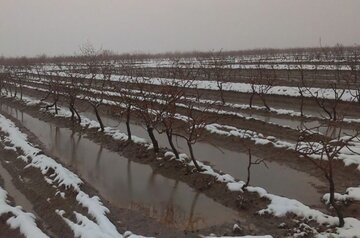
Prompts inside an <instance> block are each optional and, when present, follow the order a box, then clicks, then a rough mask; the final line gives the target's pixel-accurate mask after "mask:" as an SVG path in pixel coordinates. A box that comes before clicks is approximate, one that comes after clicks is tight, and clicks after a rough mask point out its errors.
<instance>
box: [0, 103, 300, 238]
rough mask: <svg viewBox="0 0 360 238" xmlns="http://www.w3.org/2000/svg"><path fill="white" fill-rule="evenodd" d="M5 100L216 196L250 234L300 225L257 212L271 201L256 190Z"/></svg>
mask: <svg viewBox="0 0 360 238" xmlns="http://www.w3.org/2000/svg"><path fill="white" fill-rule="evenodd" d="M5 101H6V102H7V103H11V106H12V107H16V108H19V109H22V110H24V111H26V112H27V113H29V114H31V115H33V116H35V117H38V118H41V120H44V121H52V122H54V123H56V124H58V125H60V126H62V127H67V128H71V129H73V130H75V131H82V132H83V133H86V135H87V136H88V137H89V138H91V139H93V140H94V141H97V142H99V143H103V144H105V145H106V147H107V148H108V149H111V150H113V151H121V153H122V154H124V155H126V157H128V158H130V159H131V160H134V161H138V162H141V163H145V164H149V165H150V166H152V167H153V168H156V169H157V172H158V173H160V174H162V175H163V176H167V177H170V178H176V179H179V180H181V181H183V182H185V183H187V184H189V185H191V186H192V187H194V188H195V189H197V190H198V191H201V192H203V193H205V194H206V195H208V196H209V197H212V198H213V199H214V200H216V201H218V202H220V203H222V204H224V205H226V206H228V207H231V208H232V209H235V210H237V211H239V212H241V214H242V215H243V217H242V219H245V220H246V223H245V224H244V233H246V234H268V233H270V234H273V235H275V237H282V236H284V235H285V234H286V233H287V232H288V230H284V229H280V228H278V224H280V223H282V222H287V223H288V224H289V226H290V227H294V226H296V225H297V224H296V222H294V221H293V220H291V219H288V218H273V217H271V219H269V217H266V216H265V217H264V216H258V215H254V214H255V212H256V211H258V210H260V209H262V208H264V207H266V203H267V201H265V200H263V199H260V198H258V197H257V196H256V195H254V194H251V193H244V194H240V193H233V192H229V191H228V190H227V189H226V187H225V186H224V185H223V184H221V183H218V182H215V181H214V180H213V178H212V177H209V176H206V175H203V174H197V173H194V172H193V171H192V169H191V168H187V167H184V165H183V164H177V163H174V161H171V162H168V161H163V162H159V161H158V160H156V157H155V155H154V154H152V153H151V152H149V151H147V150H146V151H145V150H144V149H143V148H141V147H139V146H138V145H131V146H130V145H129V144H127V143H122V142H119V141H114V140H113V139H112V138H110V137H108V136H104V135H103V134H102V133H100V132H98V131H97V130H90V129H88V130H86V131H83V128H81V127H79V126H77V125H74V124H73V123H72V122H71V121H70V120H68V119H59V118H54V117H53V116H52V115H50V114H48V113H43V112H39V108H36V107H24V106H23V105H21V104H20V103H18V102H14V101H11V100H4V102H5ZM239 196H240V197H239ZM239 198H240V200H239ZM249 224H250V225H249ZM251 224H252V225H251ZM133 231H134V232H136V230H135V229H133Z"/></svg>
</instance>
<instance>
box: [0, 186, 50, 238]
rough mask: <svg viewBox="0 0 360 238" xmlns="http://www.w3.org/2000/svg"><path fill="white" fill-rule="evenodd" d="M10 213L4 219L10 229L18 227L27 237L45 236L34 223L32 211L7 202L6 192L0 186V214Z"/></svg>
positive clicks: (41, 237)
mask: <svg viewBox="0 0 360 238" xmlns="http://www.w3.org/2000/svg"><path fill="white" fill-rule="evenodd" d="M6 213H11V217H10V218H9V219H8V220H7V221H6V223H7V224H8V225H9V226H10V228H11V229H17V228H19V230H20V232H21V233H22V234H23V235H24V236H25V237H28V238H46V237H48V236H47V235H46V234H45V233H44V232H42V231H41V230H40V229H39V227H38V226H37V225H36V223H35V216H34V215H33V214H32V213H27V212H24V211H23V210H22V209H21V207H19V206H17V207H13V206H10V205H9V204H8V203H7V192H6V191H5V190H4V189H3V188H2V187H0V215H2V214H6Z"/></svg>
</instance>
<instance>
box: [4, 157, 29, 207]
mask: <svg viewBox="0 0 360 238" xmlns="http://www.w3.org/2000/svg"><path fill="white" fill-rule="evenodd" d="M2 160H4V162H5V163H8V161H7V160H6V159H4V158H2ZM0 176H1V178H2V180H3V181H4V185H3V189H4V190H6V191H7V192H8V194H9V195H10V196H11V197H12V198H13V199H14V202H15V205H16V206H21V207H23V208H24V209H25V211H27V212H32V213H34V210H33V206H32V204H31V202H30V201H29V200H28V199H27V198H26V197H25V196H24V194H22V193H21V192H20V191H19V190H18V189H17V188H16V186H15V185H14V183H13V182H12V177H11V175H10V174H9V172H8V171H7V170H6V169H5V168H4V167H3V166H2V164H1V163H0ZM34 214H35V213H34Z"/></svg>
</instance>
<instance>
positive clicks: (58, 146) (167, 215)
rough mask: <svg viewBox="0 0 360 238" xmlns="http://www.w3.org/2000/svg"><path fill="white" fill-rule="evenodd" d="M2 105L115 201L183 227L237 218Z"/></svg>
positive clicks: (86, 142)
mask: <svg viewBox="0 0 360 238" xmlns="http://www.w3.org/2000/svg"><path fill="white" fill-rule="evenodd" d="M2 110H4V111H6V112H8V113H10V114H11V115H13V116H14V117H16V118H18V120H20V121H21V122H22V123H23V125H24V126H25V127H26V128H28V129H29V130H30V131H32V132H33V133H34V134H35V135H36V136H37V137H38V138H39V139H40V140H41V142H42V143H43V144H44V145H45V146H46V147H47V148H48V150H49V151H50V153H51V154H52V155H53V156H56V157H57V158H59V159H60V160H61V161H62V162H64V163H65V164H67V165H68V166H70V167H71V168H73V169H74V170H75V171H77V173H78V174H79V175H80V176H81V177H82V178H83V179H84V180H86V181H87V182H88V183H89V184H91V185H92V186H93V187H94V188H95V189H97V190H98V191H99V193H100V194H101V195H102V196H103V197H104V198H106V199H107V200H109V201H110V202H111V203H112V204H113V205H115V206H118V207H120V208H130V209H133V210H138V211H141V212H142V213H143V214H145V215H147V216H150V217H153V218H156V219H157V220H159V221H161V222H162V223H164V224H168V225H170V226H174V227H179V228H184V229H187V230H196V229H200V228H205V227H209V226H212V225H220V224H223V223H226V222H233V221H234V219H238V220H242V219H241V218H240V217H238V215H237V213H236V212H234V211H233V210H231V209H228V208H226V207H224V206H222V205H221V204H218V203H216V202H214V201H213V200H212V199H209V198H208V197H206V196H205V195H203V194H201V193H199V192H196V191H193V190H192V189H191V188H190V187H189V186H188V185H186V184H185V183H183V182H180V181H175V180H172V179H168V178H165V177H163V176H161V175H159V174H156V173H155V172H154V171H153V170H152V168H151V167H150V166H147V165H143V164H139V163H135V162H131V161H130V160H128V159H126V158H124V157H122V156H120V155H119V154H118V153H114V152H111V151H109V150H107V149H105V148H103V146H102V145H98V144H96V143H93V142H92V141H90V140H88V139H86V138H84V137H83V136H82V135H81V134H78V133H74V132H72V131H71V130H69V129H66V128H59V127H57V126H55V125H54V124H52V123H45V122H43V121H40V120H38V119H36V118H33V117H31V116H30V115H28V114H26V113H22V112H20V111H18V110H15V109H12V108H9V107H6V106H3V107H2ZM209 208H211V209H209Z"/></svg>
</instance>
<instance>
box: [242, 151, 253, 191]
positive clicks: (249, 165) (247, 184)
mask: <svg viewBox="0 0 360 238" xmlns="http://www.w3.org/2000/svg"><path fill="white" fill-rule="evenodd" d="M250 172H251V151H250V149H249V162H248V167H247V178H246V183H245V184H244V185H243V186H242V188H243V189H244V188H246V187H247V186H249V183H250Z"/></svg>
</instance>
